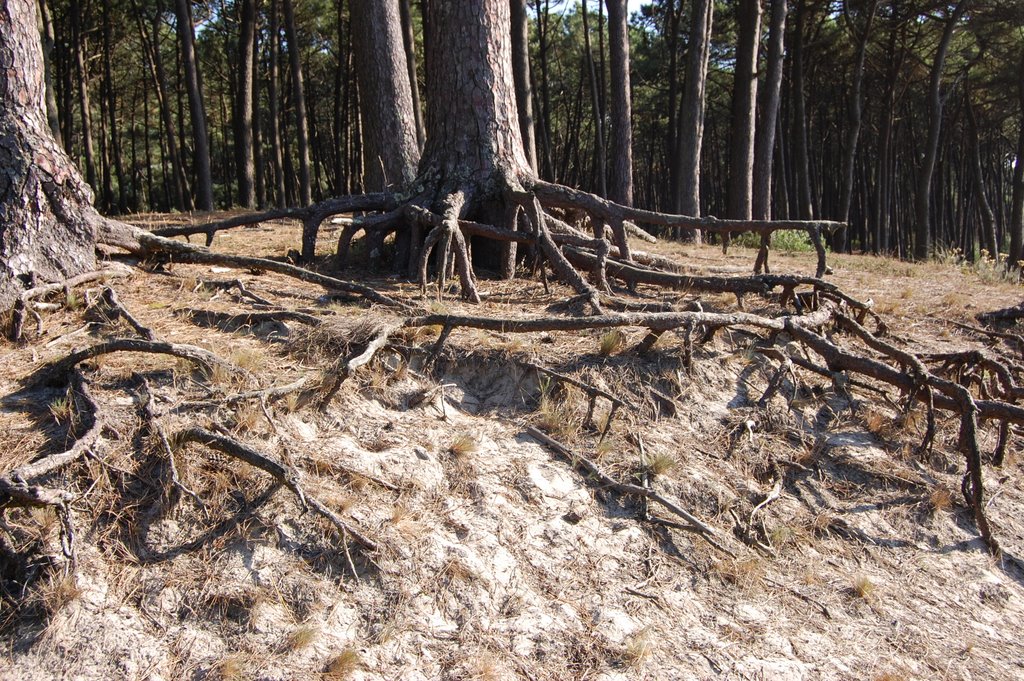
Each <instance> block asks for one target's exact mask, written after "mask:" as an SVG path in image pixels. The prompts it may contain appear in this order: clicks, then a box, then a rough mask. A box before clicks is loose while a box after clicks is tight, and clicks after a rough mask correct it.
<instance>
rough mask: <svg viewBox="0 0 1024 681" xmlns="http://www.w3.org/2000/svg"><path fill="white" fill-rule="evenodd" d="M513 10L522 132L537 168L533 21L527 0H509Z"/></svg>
mask: <svg viewBox="0 0 1024 681" xmlns="http://www.w3.org/2000/svg"><path fill="white" fill-rule="evenodd" d="M510 2H511V5H510V10H511V13H512V77H513V78H514V79H515V85H516V106H517V107H518V109H519V130H520V133H521V134H522V136H523V147H524V148H525V151H526V160H527V161H529V163H530V167H531V168H532V169H533V171H534V172H537V139H536V134H535V133H534V124H533V88H532V87H531V85H530V82H531V78H530V75H531V74H530V22H529V20H528V18H527V15H526V0H510Z"/></svg>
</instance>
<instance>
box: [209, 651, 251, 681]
mask: <svg viewBox="0 0 1024 681" xmlns="http://www.w3.org/2000/svg"><path fill="white" fill-rule="evenodd" d="M212 671H213V673H214V678H216V679H220V680H221V681H238V679H242V678H245V656H244V655H242V654H241V653H235V654H233V655H228V656H227V657H224V658H222V659H221V660H220V661H219V662H217V664H215V665H214V667H213V670H212Z"/></svg>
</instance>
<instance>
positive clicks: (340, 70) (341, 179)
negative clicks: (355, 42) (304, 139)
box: [332, 0, 349, 195]
mask: <svg viewBox="0 0 1024 681" xmlns="http://www.w3.org/2000/svg"><path fill="white" fill-rule="evenodd" d="M344 5H345V3H344V1H343V0H337V2H336V3H335V7H336V10H337V14H336V15H335V18H334V20H335V31H336V35H335V40H336V41H337V45H338V66H337V68H335V69H334V120H333V123H332V132H333V134H334V193H335V194H336V195H341V194H347V193H348V192H347V189H346V187H347V183H346V181H345V178H346V175H347V173H346V172H345V144H344V137H345V128H346V125H345V123H346V118H345V111H346V110H345V106H346V104H347V102H348V99H347V97H348V93H347V87H348V62H349V56H348V50H345V49H344V48H345V22H344Z"/></svg>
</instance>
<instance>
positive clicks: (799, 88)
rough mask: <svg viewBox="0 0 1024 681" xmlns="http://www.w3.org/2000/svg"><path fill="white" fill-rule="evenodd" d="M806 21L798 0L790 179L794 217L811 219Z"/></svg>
mask: <svg viewBox="0 0 1024 681" xmlns="http://www.w3.org/2000/svg"><path fill="white" fill-rule="evenodd" d="M806 22H807V3H806V0H798V2H797V9H796V26H795V27H794V29H793V63H792V66H791V69H790V70H791V74H792V78H791V81H792V82H791V92H790V97H791V99H792V102H793V120H792V128H793V130H792V133H791V138H792V141H793V154H792V160H793V164H794V166H793V175H794V177H793V180H794V185H795V187H794V190H795V192H796V197H797V210H796V211H795V212H796V217H797V218H798V219H800V220H810V219H812V218H813V216H814V203H813V200H812V198H811V169H810V161H809V159H808V156H807V113H806V111H805V110H804V43H805V35H804V33H805V29H806Z"/></svg>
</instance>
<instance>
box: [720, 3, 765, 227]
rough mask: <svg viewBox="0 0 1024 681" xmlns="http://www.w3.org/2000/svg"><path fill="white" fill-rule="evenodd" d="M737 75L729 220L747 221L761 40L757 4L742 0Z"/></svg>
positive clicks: (759, 5) (751, 191) (734, 96)
mask: <svg viewBox="0 0 1024 681" xmlns="http://www.w3.org/2000/svg"><path fill="white" fill-rule="evenodd" d="M737 11H738V12H739V36H738V38H737V44H736V71H735V75H734V80H733V89H732V126H731V130H732V134H731V137H732V143H731V145H730V153H729V211H728V213H729V217H730V218H732V219H734V220H749V219H750V216H751V214H752V213H751V209H752V206H751V201H752V198H753V181H754V130H755V129H756V123H757V115H756V109H757V47H758V45H759V44H760V40H761V3H760V0H741V2H740V3H739V6H738V8H737Z"/></svg>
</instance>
